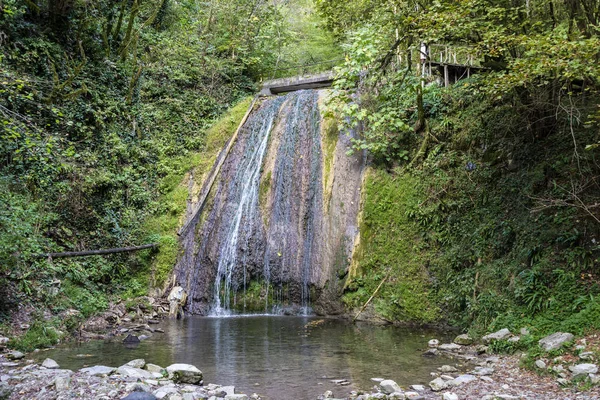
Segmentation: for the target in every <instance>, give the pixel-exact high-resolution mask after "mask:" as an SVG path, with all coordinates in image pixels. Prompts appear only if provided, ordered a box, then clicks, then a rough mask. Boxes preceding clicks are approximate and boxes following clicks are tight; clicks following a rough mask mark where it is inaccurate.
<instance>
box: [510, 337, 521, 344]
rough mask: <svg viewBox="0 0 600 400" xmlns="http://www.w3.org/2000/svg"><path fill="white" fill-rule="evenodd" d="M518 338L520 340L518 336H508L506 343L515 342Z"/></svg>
mask: <svg viewBox="0 0 600 400" xmlns="http://www.w3.org/2000/svg"><path fill="white" fill-rule="evenodd" d="M520 340H521V337H520V336H513V337H510V338H508V340H507V342H508V343H517V342H518V341H520Z"/></svg>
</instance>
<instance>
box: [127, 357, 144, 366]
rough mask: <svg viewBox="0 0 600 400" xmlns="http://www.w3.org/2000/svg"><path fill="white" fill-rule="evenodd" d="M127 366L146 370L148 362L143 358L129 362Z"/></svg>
mask: <svg viewBox="0 0 600 400" xmlns="http://www.w3.org/2000/svg"><path fill="white" fill-rule="evenodd" d="M125 365H127V366H129V367H133V368H144V366H145V365H146V360H144V359H143V358H138V359H136V360H131V361H129V362H128V363H127V364H125Z"/></svg>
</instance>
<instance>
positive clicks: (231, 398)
mask: <svg viewBox="0 0 600 400" xmlns="http://www.w3.org/2000/svg"><path fill="white" fill-rule="evenodd" d="M225 400H248V396H246V395H245V394H228V395H227V396H225Z"/></svg>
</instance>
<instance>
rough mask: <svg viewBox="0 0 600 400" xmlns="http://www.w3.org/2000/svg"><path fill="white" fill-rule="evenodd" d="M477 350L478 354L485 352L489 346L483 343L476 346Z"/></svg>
mask: <svg viewBox="0 0 600 400" xmlns="http://www.w3.org/2000/svg"><path fill="white" fill-rule="evenodd" d="M475 351H476V352H477V354H483V353H485V352H487V351H488V347H487V346H484V345H483V344H480V345H479V346H477V347H475Z"/></svg>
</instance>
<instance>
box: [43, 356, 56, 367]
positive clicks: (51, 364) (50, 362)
mask: <svg viewBox="0 0 600 400" xmlns="http://www.w3.org/2000/svg"><path fill="white" fill-rule="evenodd" d="M42 367H44V368H46V369H58V368H60V366H59V365H58V363H57V362H56V361H54V360H53V359H51V358H46V359H45V360H44V362H43V363H42Z"/></svg>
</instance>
